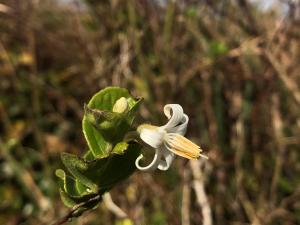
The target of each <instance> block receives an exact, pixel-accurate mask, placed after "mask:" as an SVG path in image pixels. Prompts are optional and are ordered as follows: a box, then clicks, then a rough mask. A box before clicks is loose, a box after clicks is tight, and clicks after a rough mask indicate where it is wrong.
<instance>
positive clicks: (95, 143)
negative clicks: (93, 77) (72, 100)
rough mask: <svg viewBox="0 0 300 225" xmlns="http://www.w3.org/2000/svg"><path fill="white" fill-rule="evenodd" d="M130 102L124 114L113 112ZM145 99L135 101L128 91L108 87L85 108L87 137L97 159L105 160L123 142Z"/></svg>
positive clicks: (84, 127) (85, 132) (84, 125)
mask: <svg viewBox="0 0 300 225" xmlns="http://www.w3.org/2000/svg"><path fill="white" fill-rule="evenodd" d="M122 97H123V98H125V99H126V100H127V102H128V110H126V111H125V112H124V113H117V112H113V111H112V110H113V107H114V105H115V103H116V102H117V101H118V100H119V99H120V98H122ZM140 103H141V99H135V98H134V97H132V96H131V95H130V94H129V92H128V91H127V90H126V89H123V88H118V87H108V88H105V89H103V90H101V91H100V92H98V93H97V94H95V95H94V96H93V97H92V99H91V100H90V102H89V103H88V105H87V106H86V107H85V108H86V110H85V116H84V118H83V122H82V128H83V133H84V136H85V138H86V141H87V143H88V146H89V149H90V151H91V153H92V154H93V155H94V157H95V158H104V157H107V156H108V155H109V153H110V152H111V151H112V146H114V145H115V144H117V143H118V142H120V141H122V139H123V138H124V135H125V134H126V132H127V131H128V130H129V128H130V127H131V125H132V122H133V120H134V117H135V114H136V111H137V109H138V106H139V105H140Z"/></svg>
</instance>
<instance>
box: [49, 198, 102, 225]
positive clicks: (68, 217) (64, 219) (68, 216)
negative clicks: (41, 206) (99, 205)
mask: <svg viewBox="0 0 300 225" xmlns="http://www.w3.org/2000/svg"><path fill="white" fill-rule="evenodd" d="M100 199H101V195H96V196H95V197H93V198H90V199H89V200H87V201H85V202H82V203H80V204H78V205H75V206H74V207H73V208H72V210H70V211H69V212H67V214H66V215H65V216H63V217H62V218H60V219H59V220H57V221H55V222H53V223H52V225H62V224H65V223H67V222H68V221H70V220H71V219H72V218H73V217H74V213H75V212H76V211H77V210H78V209H80V208H81V207H83V206H85V205H87V204H89V203H92V202H97V201H99V200H100Z"/></svg>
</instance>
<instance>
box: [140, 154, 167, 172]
mask: <svg viewBox="0 0 300 225" xmlns="http://www.w3.org/2000/svg"><path fill="white" fill-rule="evenodd" d="M142 158H143V155H142V154H141V155H140V156H139V157H137V159H136V160H135V166H136V167H137V168H138V169H139V170H141V171H144V172H150V171H153V170H155V169H156V168H157V165H158V164H159V162H160V158H161V152H160V151H159V149H155V155H154V158H153V160H152V162H151V163H150V164H149V165H148V166H140V164H139V162H140V160H141V159H142Z"/></svg>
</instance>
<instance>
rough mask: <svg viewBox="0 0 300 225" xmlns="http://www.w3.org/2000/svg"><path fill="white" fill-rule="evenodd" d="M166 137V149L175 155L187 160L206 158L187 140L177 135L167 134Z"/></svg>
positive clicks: (197, 147)
mask: <svg viewBox="0 0 300 225" xmlns="http://www.w3.org/2000/svg"><path fill="white" fill-rule="evenodd" d="M167 136H168V137H167V138H166V142H167V145H169V146H168V149H169V150H170V151H172V152H174V153H175V154H177V155H180V156H182V157H185V158H188V159H197V158H199V157H200V156H202V157H204V158H207V157H206V156H204V155H202V154H200V152H202V149H201V148H200V147H199V146H198V145H196V144H195V143H193V142H192V141H190V140H189V139H187V138H185V137H183V136H181V135H179V134H168V135H167Z"/></svg>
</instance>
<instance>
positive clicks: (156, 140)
mask: <svg viewBox="0 0 300 225" xmlns="http://www.w3.org/2000/svg"><path fill="white" fill-rule="evenodd" d="M140 137H141V139H142V140H143V141H144V142H145V143H146V144H148V145H150V146H151V147H153V148H158V147H159V146H160V145H161V144H162V141H163V138H164V132H163V131H160V130H158V129H157V130H152V129H147V128H143V129H142V130H141V132H140Z"/></svg>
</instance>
